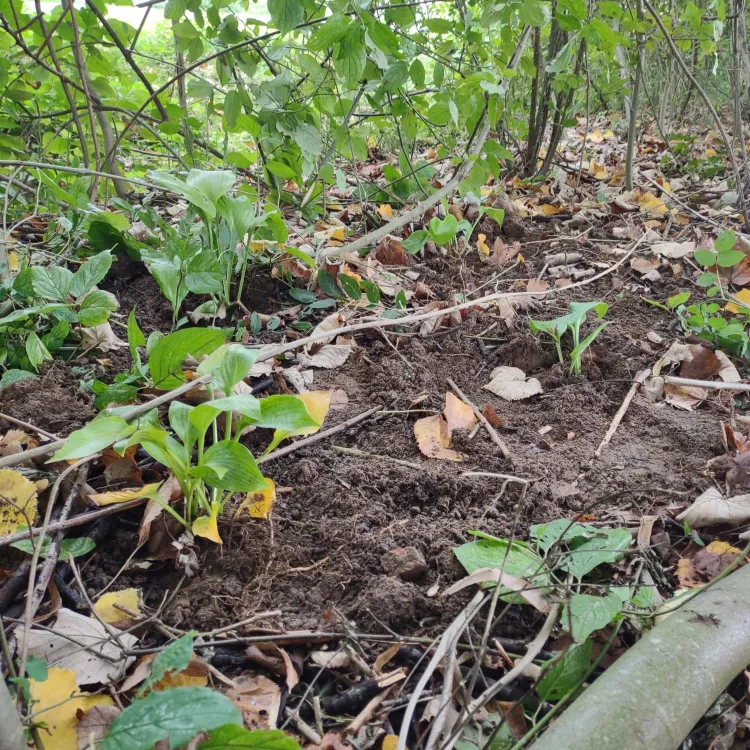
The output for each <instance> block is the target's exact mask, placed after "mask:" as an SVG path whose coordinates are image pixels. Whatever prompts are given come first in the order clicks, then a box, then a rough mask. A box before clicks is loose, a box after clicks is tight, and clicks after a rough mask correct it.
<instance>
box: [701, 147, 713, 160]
mask: <svg viewBox="0 0 750 750" xmlns="http://www.w3.org/2000/svg"><path fill="white" fill-rule="evenodd" d="M703 156H704V158H706V159H710V158H711V157H712V156H716V151H714V150H713V149H712V148H707V149H706V150H705V151H704V152H703Z"/></svg>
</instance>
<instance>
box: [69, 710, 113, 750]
mask: <svg viewBox="0 0 750 750" xmlns="http://www.w3.org/2000/svg"><path fill="white" fill-rule="evenodd" d="M77 713H78V710H76V714H77ZM119 715H120V709H119V708H117V706H112V705H106V704H103V705H97V706H94V707H93V708H92V709H91V710H90V711H89V712H88V713H87V714H86V715H85V716H84V717H83V718H82V719H81V720H80V721H79V722H78V724H77V725H76V735H77V737H78V745H77V748H78V750H89V748H92V747H96V746H97V745H98V744H99V743H100V742H101V740H103V739H104V735H105V734H107V730H108V729H109V725H110V724H111V723H112V722H113V721H114V720H115V719H116V718H117V717H118V716H119Z"/></svg>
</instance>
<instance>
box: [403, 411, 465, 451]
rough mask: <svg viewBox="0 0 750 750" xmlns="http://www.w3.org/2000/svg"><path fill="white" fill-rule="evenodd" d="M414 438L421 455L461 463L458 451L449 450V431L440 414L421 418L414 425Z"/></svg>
mask: <svg viewBox="0 0 750 750" xmlns="http://www.w3.org/2000/svg"><path fill="white" fill-rule="evenodd" d="M414 437H415V438H416V439H417V445H418V446H419V450H420V451H421V452H422V454H423V455H425V456H427V457H428V458H439V459H444V460H446V461H463V459H464V457H463V455H462V454H461V453H458V451H454V450H451V449H450V448H449V447H448V446H449V445H450V429H449V428H448V423H447V422H446V421H445V419H444V417H443V415H442V414H434V415H433V416H430V417H423V418H422V419H418V420H417V421H416V422H415V423H414Z"/></svg>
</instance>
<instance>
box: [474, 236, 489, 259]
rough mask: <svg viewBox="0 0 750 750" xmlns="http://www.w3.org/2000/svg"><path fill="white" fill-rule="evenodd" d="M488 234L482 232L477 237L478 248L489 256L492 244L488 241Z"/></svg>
mask: <svg viewBox="0 0 750 750" xmlns="http://www.w3.org/2000/svg"><path fill="white" fill-rule="evenodd" d="M486 239H487V235H486V234H480V235H479V236H478V237H477V250H479V252H480V253H482V255H486V256H487V257H489V255H490V246H489V245H488V244H487V242H486Z"/></svg>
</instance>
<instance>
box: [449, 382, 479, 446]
mask: <svg viewBox="0 0 750 750" xmlns="http://www.w3.org/2000/svg"><path fill="white" fill-rule="evenodd" d="M443 416H444V417H445V421H446V422H447V423H448V434H449V435H450V434H451V433H452V432H453V430H473V429H474V426H475V425H476V423H477V417H476V415H475V414H474V410H473V409H472V408H471V407H470V406H469V405H468V404H466V403H464V402H463V401H461V399H459V398H457V397H456V396H454V395H453V394H452V393H451V392H450V391H448V393H446V394H445V409H443Z"/></svg>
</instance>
